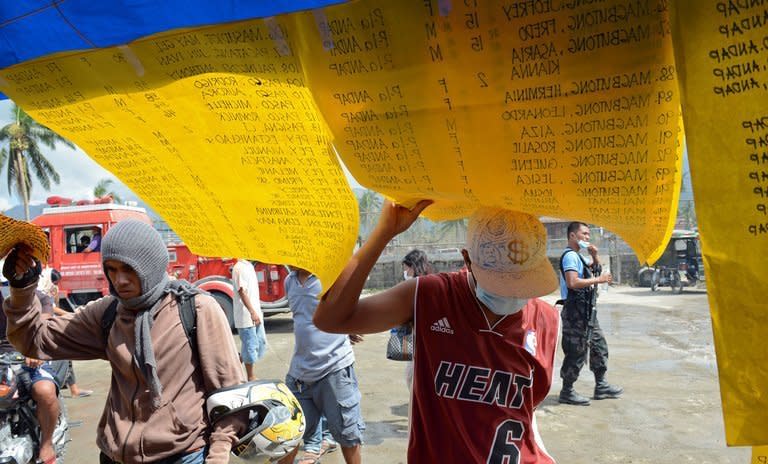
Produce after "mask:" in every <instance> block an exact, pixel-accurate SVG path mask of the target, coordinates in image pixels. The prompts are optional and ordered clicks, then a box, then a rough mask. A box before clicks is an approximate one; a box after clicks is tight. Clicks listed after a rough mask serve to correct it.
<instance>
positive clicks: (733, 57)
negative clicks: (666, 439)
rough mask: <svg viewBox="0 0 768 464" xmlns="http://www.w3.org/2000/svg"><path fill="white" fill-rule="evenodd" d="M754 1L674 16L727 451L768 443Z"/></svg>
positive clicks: (767, 123) (767, 245) (682, 4)
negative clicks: (732, 446)
mask: <svg viewBox="0 0 768 464" xmlns="http://www.w3.org/2000/svg"><path fill="white" fill-rule="evenodd" d="M750 3H751V2H720V1H715V0H708V1H705V2H700V1H698V0H696V1H694V0H685V1H679V2H677V3H675V6H676V10H675V15H674V18H675V19H674V26H675V27H674V31H675V53H676V56H677V57H678V70H679V74H680V87H681V92H682V97H683V101H684V102H685V106H684V119H685V123H686V128H687V131H686V140H687V143H688V148H689V152H688V153H689V161H690V166H691V178H692V181H693V190H694V195H695V198H696V206H697V207H696V212H697V217H698V222H699V230H700V232H701V244H702V248H703V253H704V265H705V270H706V275H707V287H708V292H709V304H710V310H711V312H712V328H713V332H714V339H715V348H716V352H717V365H718V369H719V373H720V394H721V396H722V402H723V412H724V417H725V435H726V440H727V442H728V444H729V445H768V413H767V412H766V411H768V394H766V385H768V370H767V369H766V359H768V346H767V345H766V344H765V340H766V337H767V336H768V332H767V330H766V327H768V313H767V312H766V308H768V304H767V303H766V294H767V293H768V285H766V282H768V279H767V278H766V271H765V259H766V256H768V214H767V211H768V136H767V135H766V134H767V133H768V131H767V130H766V129H768V111H767V110H766V108H768V94H766V91H765V89H766V84H764V83H763V81H764V80H765V79H764V76H765V74H764V73H765V68H766V67H765V57H766V51H765V47H764V44H765V34H766V30H765V27H764V26H765V24H766V22H768V17H767V16H766V12H765V11H764V10H765V9H764V8H752V7H749V4H750ZM691 12H695V14H691ZM754 21H758V24H760V22H762V25H763V26H762V27H761V26H759V25H755V24H756V23H755V22H754ZM753 87H754V88H753ZM753 462H758V461H754V460H753Z"/></svg>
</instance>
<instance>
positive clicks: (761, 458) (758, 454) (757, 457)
mask: <svg viewBox="0 0 768 464" xmlns="http://www.w3.org/2000/svg"><path fill="white" fill-rule="evenodd" d="M750 463H751V464H768V446H756V447H754V448H752V460H751V461H750Z"/></svg>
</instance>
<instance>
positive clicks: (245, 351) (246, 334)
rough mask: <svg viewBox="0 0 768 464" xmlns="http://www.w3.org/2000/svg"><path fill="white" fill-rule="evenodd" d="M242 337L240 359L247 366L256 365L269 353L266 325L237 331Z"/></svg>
mask: <svg viewBox="0 0 768 464" xmlns="http://www.w3.org/2000/svg"><path fill="white" fill-rule="evenodd" d="M237 333H238V334H239V335H240V342H241V345H242V346H241V350H240V357H241V358H242V359H243V362H244V363H245V364H254V363H255V362H256V361H258V360H259V359H261V358H263V357H264V354H265V353H266V352H267V334H266V332H265V331H264V324H259V325H257V326H254V327H243V328H240V329H237Z"/></svg>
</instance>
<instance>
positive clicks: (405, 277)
mask: <svg viewBox="0 0 768 464" xmlns="http://www.w3.org/2000/svg"><path fill="white" fill-rule="evenodd" d="M408 279H413V276H411V275H408V271H403V280H408Z"/></svg>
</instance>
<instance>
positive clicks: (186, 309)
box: [101, 295, 197, 354]
mask: <svg viewBox="0 0 768 464" xmlns="http://www.w3.org/2000/svg"><path fill="white" fill-rule="evenodd" d="M176 303H177V305H178V307H179V319H181V325H182V326H183V327H184V333H185V334H186V335H187V341H189V346H190V347H191V348H192V352H193V353H195V354H197V310H196V309H195V296H194V295H183V296H177V297H176ZM117 304H118V301H117V298H113V299H112V302H110V303H109V306H107V309H106V310H105V311H104V314H102V316H101V333H102V334H103V336H104V341H105V342H106V341H107V340H108V339H109V332H110V331H111V330H112V325H113V324H114V323H115V318H116V317H117Z"/></svg>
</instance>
